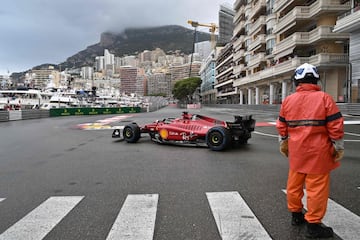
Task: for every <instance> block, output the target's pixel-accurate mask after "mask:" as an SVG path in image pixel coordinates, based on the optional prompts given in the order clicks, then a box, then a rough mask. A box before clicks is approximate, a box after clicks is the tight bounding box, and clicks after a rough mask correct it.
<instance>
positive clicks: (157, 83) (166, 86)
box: [147, 73, 172, 97]
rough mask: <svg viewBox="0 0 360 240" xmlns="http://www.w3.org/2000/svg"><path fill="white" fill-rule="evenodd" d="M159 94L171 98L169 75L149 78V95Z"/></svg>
mask: <svg viewBox="0 0 360 240" xmlns="http://www.w3.org/2000/svg"><path fill="white" fill-rule="evenodd" d="M158 94H164V95H165V96H167V97H170V96H171V94H172V93H171V75H170V74H169V73H155V74H151V75H149V76H148V80H147V95H158Z"/></svg>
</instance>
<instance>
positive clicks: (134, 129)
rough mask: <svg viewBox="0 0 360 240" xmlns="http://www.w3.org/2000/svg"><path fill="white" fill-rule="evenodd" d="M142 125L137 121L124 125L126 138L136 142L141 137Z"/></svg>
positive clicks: (128, 140) (129, 141) (130, 141)
mask: <svg viewBox="0 0 360 240" xmlns="http://www.w3.org/2000/svg"><path fill="white" fill-rule="evenodd" d="M140 134H141V133H140V127H139V126H138V125H137V124H136V123H131V124H128V125H126V126H125V127H124V130H123V136H124V140H125V141H126V142H128V143H136V142H137V141H138V140H139V139H140Z"/></svg>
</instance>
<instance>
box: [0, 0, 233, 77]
mask: <svg viewBox="0 0 360 240" xmlns="http://www.w3.org/2000/svg"><path fill="white" fill-rule="evenodd" d="M234 2H235V0H152V1H151V0H1V5H0V75H2V74H7V72H8V71H9V72H10V74H11V73H12V72H21V71H25V70H28V69H31V68H32V67H34V66H37V65H40V64H43V63H54V64H58V63H61V62H63V61H65V60H66V58H68V57H70V56H72V55H74V54H75V53H77V52H79V51H81V50H84V49H86V47H87V46H90V45H93V44H95V43H98V42H99V41H100V34H101V33H102V32H105V31H114V32H121V31H122V30H124V29H125V28H127V27H143V26H145V27H148V26H163V25H173V24H176V25H181V26H184V27H188V28H190V29H192V27H191V26H190V25H189V24H187V20H194V21H198V22H200V23H218V11H219V6H220V4H223V3H227V4H229V5H230V6H231V7H232V6H233V3H234ZM198 29H199V30H202V31H208V29H206V28H203V29H201V28H198Z"/></svg>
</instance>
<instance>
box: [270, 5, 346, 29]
mask: <svg viewBox="0 0 360 240" xmlns="http://www.w3.org/2000/svg"><path fill="white" fill-rule="evenodd" d="M349 9H350V3H349V2H347V3H345V4H341V3H340V1H339V0H318V1H316V2H314V3H313V4H312V5H311V6H297V7H294V9H293V10H292V11H290V12H289V13H288V14H286V15H285V16H284V17H282V18H280V19H279V20H278V23H277V24H275V26H274V29H273V31H274V33H277V34H280V33H283V32H285V31H286V30H288V29H289V28H291V27H293V26H295V25H296V21H299V20H311V19H312V18H314V17H315V16H317V15H319V14H320V13H324V12H332V13H338V12H339V11H346V10H349Z"/></svg>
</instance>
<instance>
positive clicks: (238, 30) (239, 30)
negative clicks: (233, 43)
mask: <svg viewBox="0 0 360 240" xmlns="http://www.w3.org/2000/svg"><path fill="white" fill-rule="evenodd" d="M244 32H245V21H240V22H239V23H238V24H236V25H235V28H234V31H233V36H238V35H244V34H243V33H244Z"/></svg>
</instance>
